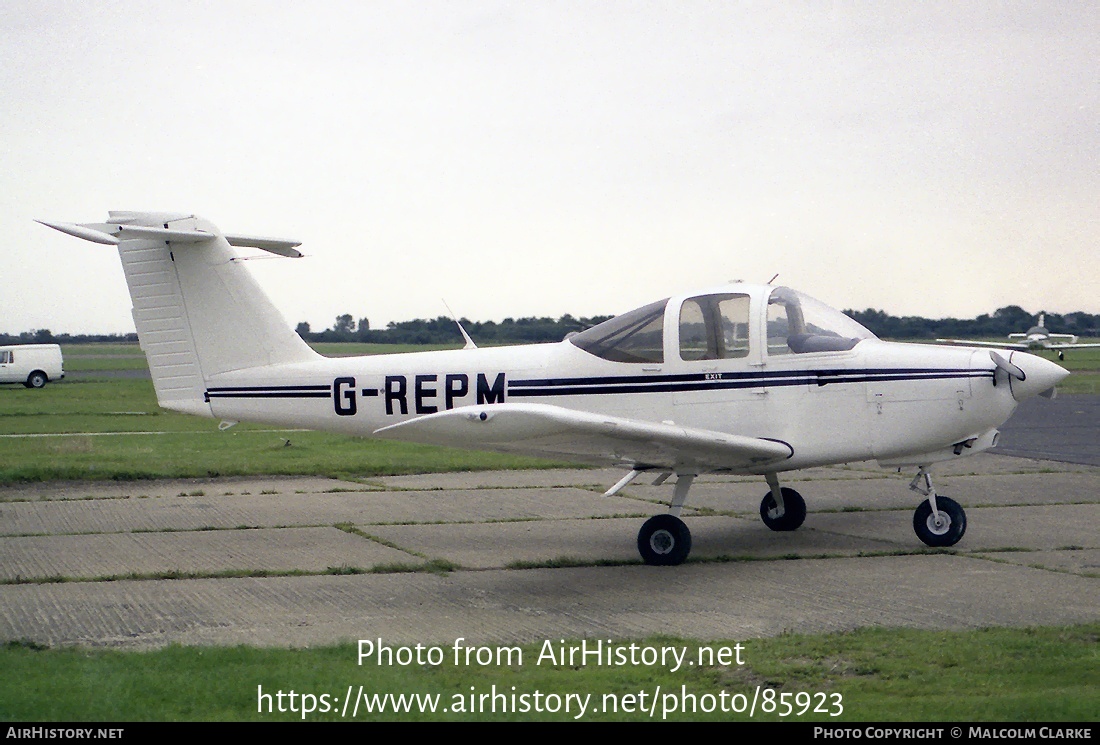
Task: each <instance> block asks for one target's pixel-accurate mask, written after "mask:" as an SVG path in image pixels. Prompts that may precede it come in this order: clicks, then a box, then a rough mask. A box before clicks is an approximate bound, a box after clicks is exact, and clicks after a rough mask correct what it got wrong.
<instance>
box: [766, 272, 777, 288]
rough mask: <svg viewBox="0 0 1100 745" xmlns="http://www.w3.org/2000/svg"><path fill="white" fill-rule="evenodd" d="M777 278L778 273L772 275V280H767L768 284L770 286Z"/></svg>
mask: <svg viewBox="0 0 1100 745" xmlns="http://www.w3.org/2000/svg"><path fill="white" fill-rule="evenodd" d="M778 276H779V272H776V273H775V274H773V275H772V278H771V279H769V280H768V284H769V285H770V284H771V283H772V282H774V281H775V278H776V277H778Z"/></svg>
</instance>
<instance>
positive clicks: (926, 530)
mask: <svg viewBox="0 0 1100 745" xmlns="http://www.w3.org/2000/svg"><path fill="white" fill-rule="evenodd" d="M936 509H937V510H938V511H939V513H940V521H939V522H938V523H937V522H936V521H935V520H934V519H933V518H932V505H930V504H928V500H925V501H923V502H921V503H920V505H919V506H918V507H917V509H916V512H914V513H913V530H914V531H915V532H916V534H917V538H920V539H921V541H922V542H923V543H924V544H925V545H927V546H932V547H933V548H943V547H945V546H954V545H955V544H956V543H958V542H959V541H960V540H961V539H962V537H963V533H965V532H966V511H965V510H964V509H963V508H962V506H961V505H960V504H959V503H958V502H956V501H955V500H954V499H948V498H947V497H941V496H939V495H937V496H936Z"/></svg>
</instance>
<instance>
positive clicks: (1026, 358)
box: [1009, 352, 1069, 401]
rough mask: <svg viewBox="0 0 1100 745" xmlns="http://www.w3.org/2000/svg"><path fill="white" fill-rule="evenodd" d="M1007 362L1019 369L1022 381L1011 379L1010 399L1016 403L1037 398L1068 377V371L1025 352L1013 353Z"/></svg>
mask: <svg viewBox="0 0 1100 745" xmlns="http://www.w3.org/2000/svg"><path fill="white" fill-rule="evenodd" d="M1009 361H1010V362H1011V363H1012V364H1013V365H1015V366H1016V367H1018V368H1020V370H1021V371H1022V372H1023V373H1024V379H1023V380H1019V379H1016V378H1013V379H1012V397H1013V398H1015V399H1016V400H1017V401H1023V400H1024V399H1025V398H1031V397H1032V396H1038V395H1039V394H1040V393H1043V392H1044V391H1048V390H1050V389H1051V388H1053V387H1054V386H1056V385H1058V384H1059V383H1061V382H1062V381H1063V380H1065V379H1066V377H1067V376H1068V375H1069V370H1067V369H1065V368H1064V367H1062V366H1061V365H1056V364H1054V363H1053V362H1051V361H1050V360H1047V359H1043V358H1042V357H1039V356H1037V355H1034V354H1028V353H1026V352H1013V353H1012V355H1011V356H1010V357H1009Z"/></svg>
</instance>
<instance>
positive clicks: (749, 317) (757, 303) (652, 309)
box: [569, 284, 875, 364]
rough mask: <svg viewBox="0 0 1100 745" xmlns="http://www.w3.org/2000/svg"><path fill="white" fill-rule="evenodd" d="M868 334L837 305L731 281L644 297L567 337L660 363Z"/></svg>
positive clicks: (597, 351)
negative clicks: (634, 306) (654, 298)
mask: <svg viewBox="0 0 1100 745" xmlns="http://www.w3.org/2000/svg"><path fill="white" fill-rule="evenodd" d="M666 337H668V338H666ZM874 338H875V335H874V334H872V333H871V332H870V331H868V330H867V329H865V328H864V327H863V326H861V325H860V324H858V323H856V322H855V321H853V320H852V319H851V318H849V317H848V316H846V315H844V314H843V313H841V312H840V311H837V310H835V309H833V308H830V307H829V306H827V305H825V304H824V303H822V302H820V301H818V300H814V299H813V298H812V297H810V296H808V295H805V294H803V293H801V292H797V291H796V290H792V289H790V288H789V287H771V286H766V285H765V286H749V285H740V284H737V285H730V286H728V287H725V288H722V289H721V290H718V291H714V292H708V293H700V294H695V295H691V296H688V297H685V298H666V299H664V300H659V301H657V302H655V303H650V304H649V305H645V306H643V307H641V308H637V309H635V310H632V311H630V312H628V313H623V314H622V315H619V316H615V317H614V318H612V319H611V320H609V321H605V322H604V323H601V324H599V325H598V326H594V327H592V328H590V329H588V330H586V331H582V332H581V333H579V334H576V335H574V336H572V337H570V339H569V341H570V342H572V343H573V344H575V345H576V346H577V347H579V348H581V349H583V350H584V351H586V352H588V353H589V354H593V355H595V356H597V357H600V358H602V359H605V360H608V361H610V362H630V363H650V364H654V363H658V364H659V363H663V362H665V360H666V357H668V358H669V359H678V360H680V361H683V362H694V361H699V360H726V359H743V358H753V359H759V360H763V359H765V358H767V357H777V356H780V355H788V354H810V353H822V352H843V351H847V350H850V349H852V348H853V347H855V345H856V344H858V343H859V342H860V341H862V340H864V339H874ZM666 342H667V343H668V348H667V351H666Z"/></svg>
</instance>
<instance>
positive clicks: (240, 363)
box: [39, 212, 319, 417]
mask: <svg viewBox="0 0 1100 745" xmlns="http://www.w3.org/2000/svg"><path fill="white" fill-rule="evenodd" d="M39 222H41V223H42V224H43V225H46V226H48V227H51V228H54V229H56V230H60V231H61V232H63V233H68V234H69V235H74V236H76V237H78V238H83V239H85V240H89V241H93V242H95V243H103V244H108V245H114V246H117V247H118V254H119V257H120V258H121V259H122V269H123V271H124V272H125V274H126V285H127V287H128V288H129V290H130V298H131V300H132V301H133V305H134V307H133V315H134V325H135V326H136V327H137V332H138V340H139V341H140V344H141V348H142V350H143V351H144V352H145V355H146V357H147V358H148V360H149V372H150V374H151V375H152V378H153V385H154V387H155V388H156V392H157V402H158V403H159V404H160V405H161V406H163V407H164V408H166V409H173V410H175V411H181V412H185V413H187V414H197V415H200V416H208V417H209V416H213V414H212V413H211V411H210V404H209V402H208V401H207V400H206V399H205V391H206V382H207V381H208V380H209V379H210V378H211V377H213V376H215V375H218V374H221V373H226V372H230V371H232V370H240V369H244V368H255V367H265V366H268V365H281V364H288V363H295V362H310V361H312V360H315V359H317V358H318V357H319V355H318V354H317V353H316V352H314V351H313V350H312V349H310V347H309V346H308V345H307V344H306V343H305V342H304V341H302V338H301V337H300V336H298V334H297V333H295V332H294V330H293V329H291V327H290V325H289V324H288V323H287V322H286V320H285V319H284V318H283V316H282V314H281V313H280V312H279V311H278V309H277V308H276V307H275V306H274V305H273V304H272V303H271V301H270V300H269V299H268V297H267V295H266V294H265V293H264V291H263V290H262V289H261V288H260V286H259V285H258V284H257V283H256V280H255V279H254V278H253V277H252V275H251V274H250V273H249V271H248V269H247V268H246V267H245V265H244V262H243V261H240V260H239V257H238V256H237V255H236V253H235V252H234V251H233V248H232V247H233V246H248V247H253V248H261V249H263V250H265V251H270V252H272V253H276V254H279V255H282V256H288V257H294V258H297V257H300V256H301V255H302V254H301V253H300V252H299V251H297V249H296V248H295V247H296V246H298V245H299V242H297V241H287V240H279V239H275V238H261V237H256V236H245V235H231V234H225V233H222V232H221V231H220V230H218V228H217V227H216V226H214V225H213V224H211V223H209V222H207V221H206V220H203V219H202V218H200V217H196V216H195V215H186V214H174V213H161V212H110V213H109V214H108V220H107V222H105V223H82V224H75V223H54V222H46V221H44V220H39Z"/></svg>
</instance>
